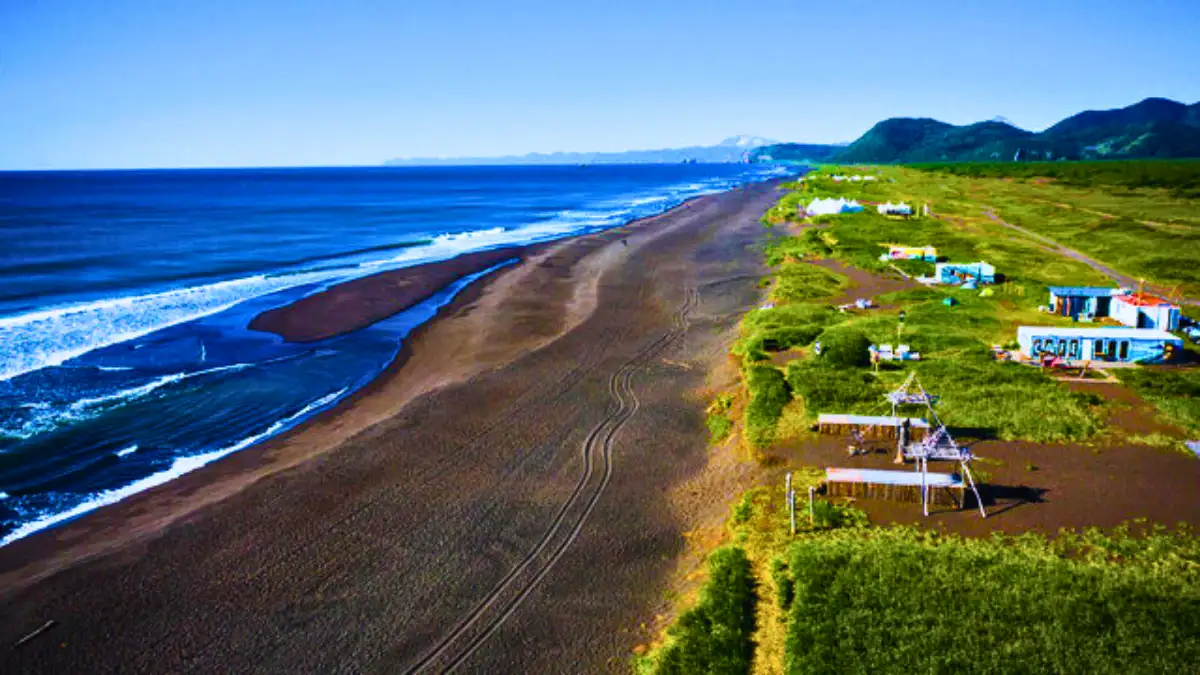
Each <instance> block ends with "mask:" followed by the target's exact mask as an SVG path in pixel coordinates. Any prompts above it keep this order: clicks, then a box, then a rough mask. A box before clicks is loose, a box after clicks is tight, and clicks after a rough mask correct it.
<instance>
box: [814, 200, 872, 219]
mask: <svg viewBox="0 0 1200 675" xmlns="http://www.w3.org/2000/svg"><path fill="white" fill-rule="evenodd" d="M804 210H805V212H807V213H808V215H810V216H824V215H829V214H832V213H857V212H858V211H862V210H863V207H862V205H861V204H859V203H858V202H857V201H855V200H853V199H851V200H850V201H846V199H845V198H844V197H839V198H838V199H814V200H812V203H811V204H809V205H808V206H806V207H805V208H804Z"/></svg>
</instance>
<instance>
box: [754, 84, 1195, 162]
mask: <svg viewBox="0 0 1200 675" xmlns="http://www.w3.org/2000/svg"><path fill="white" fill-rule="evenodd" d="M1154 157H1159V158H1168V157H1200V103H1194V104H1192V105H1185V104H1183V103H1179V102H1177V101H1171V100H1169V99H1165V98H1148V99H1146V100H1144V101H1142V102H1140V103H1135V104H1134V105H1131V106H1129V107H1127V108H1117V109H1115V110H1088V111H1086V112H1081V113H1079V114H1077V115H1072V116H1071V117H1068V118H1067V119H1065V120H1063V121H1061V122H1059V123H1058V124H1055V125H1054V126H1052V127H1050V128H1049V129H1046V130H1045V131H1042V132H1032V131H1026V130H1024V129H1020V128H1018V127H1016V126H1013V125H1012V123H1010V122H1009V121H1008V120H1007V119H1005V118H1003V117H996V118H993V119H992V120H989V121H987V122H977V123H975V124H968V125H964V126H956V125H953V124H947V123H945V122H939V121H938V120H934V119H929V118H911V117H893V118H891V119H887V120H884V121H882V122H880V123H878V124H876V125H875V126H873V127H871V129H870V130H869V131H867V133H865V134H863V135H862V137H860V138H859V139H858V140H856V141H854V142H853V143H851V144H850V145H849V147H845V148H839V147H837V146H831V145H803V144H796V143H781V144H776V145H769V146H763V147H761V148H757V149H755V151H754V152H753V153H752V156H751V158H752V159H753V160H755V161H772V160H792V161H798V160H811V161H829V162H881V163H903V162H941V161H952V162H964V161H975V162H985V161H1026V160H1040V161H1044V160H1056V159H1143V158H1154Z"/></svg>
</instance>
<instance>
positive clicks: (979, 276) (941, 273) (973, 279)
mask: <svg viewBox="0 0 1200 675" xmlns="http://www.w3.org/2000/svg"><path fill="white" fill-rule="evenodd" d="M933 277H934V279H936V280H937V282H938V283H939V284H965V283H974V284H977V285H978V284H994V283H996V268H995V267H992V266H991V265H989V264H987V263H985V262H974V263H938V264H937V266H936V271H935V272H934V273H933Z"/></svg>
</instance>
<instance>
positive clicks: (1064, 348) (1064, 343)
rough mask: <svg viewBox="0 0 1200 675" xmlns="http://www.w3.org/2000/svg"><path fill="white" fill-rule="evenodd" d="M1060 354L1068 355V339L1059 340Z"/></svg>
mask: <svg viewBox="0 0 1200 675" xmlns="http://www.w3.org/2000/svg"><path fill="white" fill-rule="evenodd" d="M1058 355H1059V356H1066V355H1067V341H1066V340H1059V341H1058Z"/></svg>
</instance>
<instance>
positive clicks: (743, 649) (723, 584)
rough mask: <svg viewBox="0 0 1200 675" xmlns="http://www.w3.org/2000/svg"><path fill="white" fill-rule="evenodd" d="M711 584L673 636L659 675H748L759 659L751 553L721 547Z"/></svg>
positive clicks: (711, 561)
mask: <svg viewBox="0 0 1200 675" xmlns="http://www.w3.org/2000/svg"><path fill="white" fill-rule="evenodd" d="M708 570H709V577H708V582H707V583H705V585H704V588H703V589H701V591H700V601H699V602H697V603H696V606H695V607H692V608H691V609H689V610H687V611H686V612H684V613H683V614H682V615H680V617H679V620H678V621H677V622H676V623H675V625H674V626H672V627H671V628H670V630H669V631H668V636H669V642H668V643H667V645H666V646H664V647H663V648H662V650H661V651H660V653H659V654H658V655H657V658H656V659H655V664H654V667H653V669H652V671H651V672H653V673H655V674H656V675H676V674H679V675H695V674H696V673H708V674H711V675H735V674H736V675H745V674H746V673H748V672H750V662H751V659H752V658H753V655H754V642H753V634H754V606H755V594H754V586H755V583H754V575H753V572H752V571H751V568H750V560H749V559H748V558H747V557H746V552H745V551H744V550H742V549H741V548H739V547H726V548H719V549H717V550H716V551H713V553H712V555H710V556H709V557H708Z"/></svg>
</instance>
